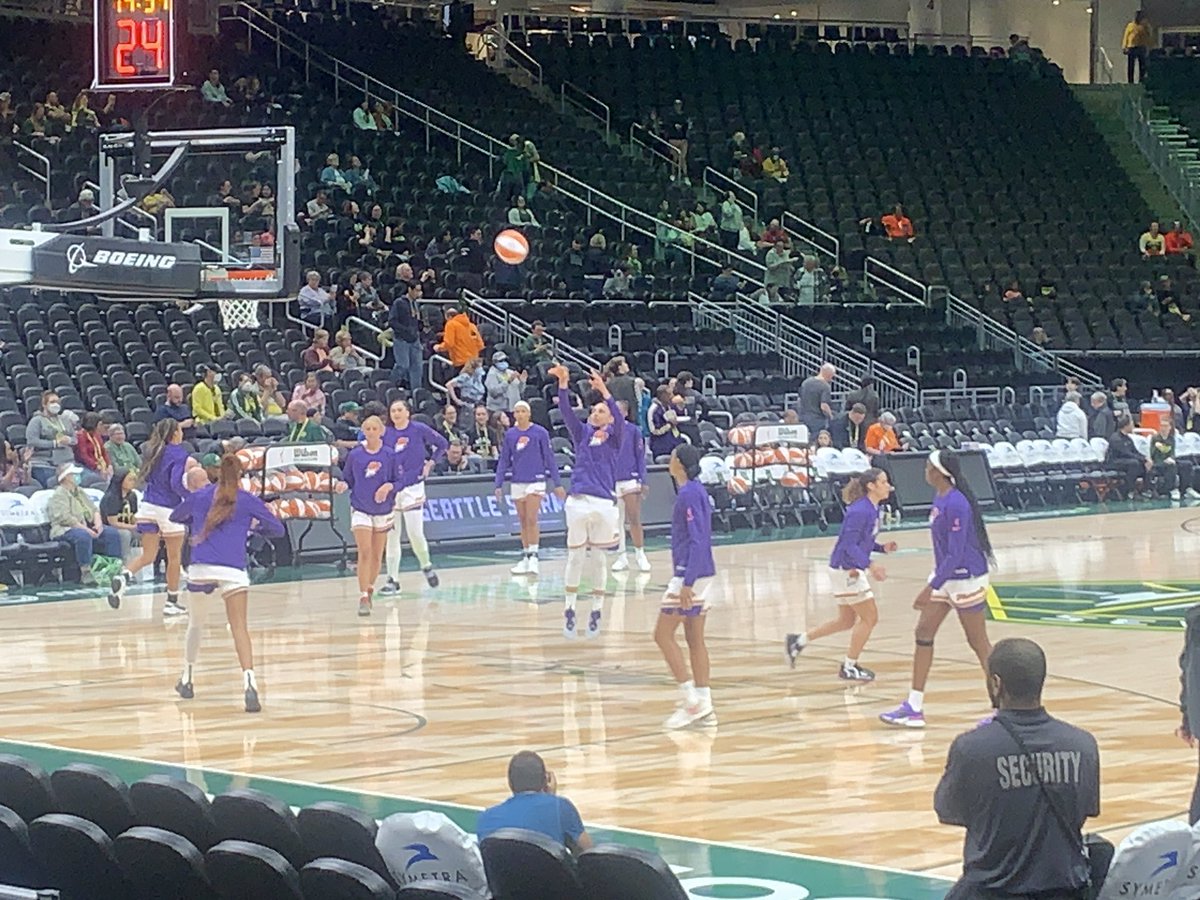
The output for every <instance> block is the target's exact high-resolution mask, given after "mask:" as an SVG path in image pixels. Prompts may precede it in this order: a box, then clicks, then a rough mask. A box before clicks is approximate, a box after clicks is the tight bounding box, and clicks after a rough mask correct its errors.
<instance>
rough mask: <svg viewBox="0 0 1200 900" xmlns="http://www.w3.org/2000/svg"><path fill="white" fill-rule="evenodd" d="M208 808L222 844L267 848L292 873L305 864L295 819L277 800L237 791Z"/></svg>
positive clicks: (253, 792) (214, 802)
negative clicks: (284, 861) (285, 864)
mask: <svg viewBox="0 0 1200 900" xmlns="http://www.w3.org/2000/svg"><path fill="white" fill-rule="evenodd" d="M212 806H213V814H214V815H215V816H216V820H217V833H218V834H219V835H220V837H221V840H222V841H229V840H236V841H249V842H252V843H255V844H261V845H262V846H264V847H270V848H271V849H272V850H274V851H275V852H276V853H278V854H279V855H281V856H282V857H283V858H284V859H285V860H287V861H288V863H289V864H290V865H291V866H292V867H293V868H294V869H299V868H300V867H301V866H303V865H304V864H305V863H306V862H308V860H309V855H308V851H307V850H306V849H305V847H304V840H303V838H301V836H300V826H299V824H298V823H297V822H296V816H295V814H294V813H293V812H292V810H291V809H290V808H289V807H288V806H287V804H285V803H283V802H282V801H281V800H279V799H277V798H275V797H273V796H272V795H270V794H266V793H264V792H262V791H256V790H254V789H253V788H239V789H237V790H232V791H228V792H226V793H224V794H220V795H218V796H217V797H215V798H214V799H213V804H212Z"/></svg>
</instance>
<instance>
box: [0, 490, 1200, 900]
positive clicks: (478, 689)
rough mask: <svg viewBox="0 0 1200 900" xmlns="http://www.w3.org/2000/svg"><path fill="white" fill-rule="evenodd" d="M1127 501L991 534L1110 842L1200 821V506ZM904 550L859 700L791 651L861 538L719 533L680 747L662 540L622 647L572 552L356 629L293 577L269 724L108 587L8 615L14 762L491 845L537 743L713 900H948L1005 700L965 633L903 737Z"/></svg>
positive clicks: (447, 566)
mask: <svg viewBox="0 0 1200 900" xmlns="http://www.w3.org/2000/svg"><path fill="white" fill-rule="evenodd" d="M1113 508H1114V512H1106V513H1099V514H1086V513H1083V512H1082V511H1080V514H1077V515H1068V516H1065V517H1064V516H1059V517H1057V518H1029V519H1024V520H1020V519H1018V518H1016V517H1009V518H1005V517H1002V516H1000V517H992V518H991V519H990V530H991V534H992V539H993V543H994V544H995V545H996V547H997V557H998V562H999V570H998V572H997V573H996V574H995V576H994V580H993V584H994V588H995V590H994V591H993V593H992V596H991V597H990V607H991V611H992V618H993V622H991V623H990V625H989V628H990V633H991V637H992V639H993V641H994V640H997V639H999V638H1002V637H1007V636H1016V635H1021V636H1026V637H1031V638H1033V639H1035V640H1037V641H1039V642H1040V643H1041V644H1042V645H1043V647H1044V648H1045V649H1046V652H1047V655H1048V657H1049V664H1050V673H1051V674H1050V678H1049V681H1048V684H1047V692H1046V701H1047V705H1048V707H1049V708H1050V710H1051V712H1052V713H1054V714H1056V715H1058V716H1061V717H1063V718H1065V719H1067V720H1069V721H1071V722H1073V723H1075V724H1077V725H1080V726H1083V727H1085V728H1087V729H1089V730H1090V731H1092V732H1093V733H1094V734H1095V735H1096V737H1097V739H1098V740H1099V742H1100V748H1101V754H1102V761H1103V762H1102V765H1103V770H1102V773H1103V774H1102V807H1103V814H1102V816H1101V818H1100V819H1099V821H1098V822H1096V823H1093V825H1095V826H1098V828H1099V830H1101V831H1102V832H1104V833H1105V834H1106V835H1107V836H1109V837H1110V838H1113V839H1119V838H1120V837H1122V836H1123V835H1124V834H1126V833H1127V832H1128V831H1129V830H1130V829H1131V828H1132V827H1134V826H1136V825H1138V824H1140V823H1143V822H1147V821H1152V820H1156V819H1161V818H1166V817H1172V816H1176V817H1177V816H1180V815H1181V814H1182V813H1183V811H1184V810H1185V809H1186V806H1187V801H1188V798H1189V797H1190V792H1191V788H1192V782H1193V779H1194V776H1195V765H1196V760H1195V755H1194V751H1189V750H1188V749H1187V748H1186V747H1184V746H1183V744H1182V743H1180V742H1179V741H1178V740H1177V739H1176V738H1175V737H1174V736H1173V734H1172V732H1173V730H1174V728H1175V727H1176V725H1177V724H1178V721H1179V716H1178V712H1177V698H1178V693H1179V677H1178V666H1177V658H1178V655H1179V652H1180V649H1181V646H1182V639H1183V632H1182V629H1181V625H1180V619H1181V617H1182V615H1183V611H1184V610H1185V609H1186V608H1187V607H1188V606H1190V605H1192V604H1194V603H1195V602H1197V600H1198V599H1200V575H1198V574H1197V572H1196V570H1195V566H1194V562H1193V561H1194V558H1195V550H1196V546H1197V542H1198V541H1200V536H1198V535H1197V534H1195V533H1194V530H1195V529H1197V528H1200V509H1188V508H1178V507H1176V508H1167V507H1161V506H1160V507H1158V508H1154V509H1139V510H1136V511H1131V510H1129V509H1128V508H1123V509H1121V511H1119V512H1118V511H1115V510H1116V509H1117V505H1114V507H1113ZM888 535H889V537H890V538H894V539H896V540H897V541H899V543H900V546H901V551H900V552H899V553H897V554H895V555H894V556H893V557H891V558H890V559H887V560H886V564H887V567H888V571H889V576H890V577H889V578H888V580H887V581H886V582H885V583H883V584H882V585H881V586H880V590H879V596H880V610H881V621H880V625H879V628H878V629H877V631H876V634H875V636H874V637H873V639H872V642H871V643H870V645H869V646H868V648H867V652H866V654H864V657H863V658H864V662H865V663H866V664H867V665H869V666H871V667H872V668H873V669H875V671H876V672H877V675H878V680H877V681H876V682H875V683H874V684H871V685H866V686H855V687H847V686H846V685H845V684H844V683H841V682H839V681H838V679H837V677H836V672H837V665H838V662H839V661H840V660H841V658H842V655H843V653H844V651H845V646H844V639H843V638H842V637H835V638H832V639H829V640H826V641H825V642H822V643H819V644H816V645H813V646H811V647H810V648H808V650H806V652H805V653H804V655H803V656H802V657H801V658H800V661H799V663H798V664H797V667H796V669H795V671H790V670H789V669H788V667H787V664H786V663H785V661H784V658H783V652H782V649H783V635H784V633H785V632H787V631H799V630H801V629H802V628H804V627H807V626H810V625H813V624H816V623H817V622H818V621H820V620H823V619H824V618H825V617H827V615H828V614H829V613H830V612H831V611H832V609H833V604H832V601H830V600H829V599H828V597H829V585H828V583H827V578H828V576H827V574H826V572H827V570H826V560H827V556H828V552H829V549H830V547H831V543H832V538H831V537H830V536H818V537H806V538H796V537H790V536H785V535H784V534H782V533H776V534H775V535H772V536H771V537H761V536H753V535H750V534H748V533H746V532H742V533H740V534H738V535H736V536H733V537H728V536H723V537H722V538H720V543H719V545H718V548H717V552H716V559H717V567H718V572H719V575H718V577H719V580H720V584H721V588H722V590H721V593H720V598H721V605H720V606H719V607H718V608H717V609H715V610H714V611H713V613H712V614H711V615H710V622H709V626H708V633H709V640H710V646H711V648H712V652H713V696H714V703H715V705H716V707H717V713H718V716H719V718H720V724H719V726H718V727H717V728H715V729H712V728H709V729H703V730H689V731H685V732H675V733H667V732H664V731H663V729H662V721H663V720H664V719H665V718H666V716H667V715H668V714H669V713H670V712H671V708H672V704H673V702H674V699H675V691H674V688H673V686H672V684H671V683H670V680H669V678H668V676H667V673H666V669H665V666H664V664H663V663H662V661H661V659H660V658H659V655H658V652H657V649H656V648H655V646H654V644H653V641H652V640H651V638H650V632H651V628H652V625H653V622H654V619H655V616H656V613H657V601H658V599H659V597H660V595H661V592H662V588H663V586H664V584H665V581H666V577H667V575H668V574H669V554H668V553H667V552H665V551H664V549H662V547H663V545H662V543H661V542H659V543H653V544H652V547H653V548H655V549H653V550H652V552H651V553H650V554H649V555H650V559H651V561H652V563H653V564H654V570H653V571H652V572H651V573H649V574H647V575H638V574H635V573H622V574H621V575H620V576H619V577H618V576H612V577H611V579H610V587H611V588H613V589H614V590H615V595H614V600H613V601H612V604H611V607H610V609H609V611H608V612H607V613H606V617H605V626H606V627H605V633H604V634H603V636H602V637H601V638H600V639H599V640H596V641H583V640H579V641H576V642H567V641H565V640H564V639H563V638H562V635H561V615H562V612H561V609H562V607H561V600H560V598H561V588H562V582H561V575H562V567H563V557H562V553H561V551H560V552H559V553H557V554H555V553H554V552H553V551H551V552H550V553H548V554H546V556H547V557H548V558H546V559H544V561H543V565H542V573H543V574H542V577H541V580H540V582H530V581H527V580H525V579H524V578H520V579H517V578H514V577H512V576H510V575H509V574H508V567H509V566H510V565H511V564H512V562H513V561H514V554H513V553H499V552H497V553H483V552H478V553H462V552H448V551H446V550H442V552H441V553H439V551H438V549H437V547H434V562H435V564H437V565H438V566H439V568H440V569H442V586H441V587H440V588H438V589H437V590H430V589H428V588H427V587H425V585H424V580H423V579H422V577H421V575H420V573H419V572H417V571H415V570H414V569H413V568H411V566H412V560H411V557H409V558H408V559H406V560H405V562H406V564H407V566H408V568H406V569H405V571H404V572H403V573H402V576H401V586H402V589H403V594H402V595H401V597H400V598H399V599H396V600H395V601H394V602H391V603H384V602H382V601H383V598H380V599H379V600H378V601H377V605H376V609H375V615H374V616H372V617H371V618H370V619H368V620H360V619H358V618H357V617H356V616H355V607H356V602H357V593H356V589H355V584H354V581H353V579H352V578H350V577H339V576H338V574H337V573H336V571H335V570H334V569H333V567H332V566H330V567H328V568H321V567H313V566H309V567H306V568H304V569H300V570H288V569H281V570H279V572H277V573H276V575H275V577H274V580H273V581H271V582H266V583H261V584H257V585H256V586H255V587H254V588H253V589H252V592H251V628H252V633H253V636H254V641H255V649H256V654H257V657H258V658H257V660H256V670H257V672H258V673H259V679H260V684H261V690H262V698H263V705H264V711H263V712H262V714H261V715H258V716H248V715H246V714H245V713H243V712H242V711H241V691H240V688H239V681H238V677H239V670H238V668H237V665H236V661H235V659H234V656H233V649H232V645H231V643H230V641H229V640H228V638H227V636H226V635H225V634H224V633H223V632H224V626H223V625H221V626H218V625H216V624H215V623H216V622H217V621H218V620H219V619H220V616H218V615H214V616H212V617H210V621H211V622H213V623H214V624H213V625H212V626H211V627H210V629H209V632H208V634H207V636H206V640H205V646H204V650H203V653H202V655H201V659H200V664H199V668H198V670H197V674H196V692H197V696H196V699H195V700H193V701H190V702H185V701H181V700H179V699H178V698H177V697H176V695H175V693H174V691H173V690H172V685H173V684H174V682H175V679H176V677H177V675H178V669H179V666H180V663H181V653H182V643H183V633H184V630H185V629H186V625H185V623H183V622H179V621H163V618H162V615H161V612H160V607H161V603H162V598H161V595H159V596H157V597H156V598H154V597H152V595H150V594H149V593H147V592H146V591H147V590H148V586H141V587H133V588H131V589H130V596H129V597H128V598H127V599H126V602H125V604H124V606H123V607H122V609H121V610H120V611H119V612H113V611H111V610H110V609H109V608H108V606H107V604H106V603H105V600H104V598H103V597H102V596H100V595H99V594H95V595H92V594H90V593H89V592H87V591H86V590H84V589H79V588H75V589H70V590H65V591H61V592H57V593H55V592H43V593H42V594H41V595H40V596H39V597H38V598H37V599H36V600H35V599H34V598H33V597H31V596H18V595H16V594H13V595H10V596H8V597H7V598H5V601H4V602H5V603H6V604H8V605H6V606H5V608H3V609H0V632H2V634H3V644H4V646H5V648H6V652H5V653H4V654H3V655H2V656H0V691H2V692H3V693H4V694H5V695H6V697H7V700H8V702H7V703H5V704H4V705H3V707H2V708H0V733H2V734H3V735H4V736H5V738H6V739H7V740H8V741H10V742H13V743H10V744H5V745H0V751H2V752H20V753H23V754H26V755H29V756H32V757H34V758H36V759H38V760H39V761H41V762H42V763H43V764H44V765H46V766H47V767H48V768H50V767H53V766H54V765H58V764H61V763H63V762H66V761H68V759H78V758H80V755H81V754H97V755H98V756H97V758H96V759H95V760H94V761H96V762H99V763H103V764H105V765H109V766H111V767H113V768H115V769H116V770H117V771H118V773H119V774H122V775H124V776H126V777H127V778H131V779H132V778H136V777H140V776H141V775H144V774H147V773H148V772H150V771H170V772H173V773H175V774H180V775H183V776H184V777H187V778H189V779H191V780H193V781H195V782H197V783H199V784H202V785H203V786H204V787H205V788H206V789H207V790H209V791H212V792H215V791H219V790H221V789H222V788H223V787H224V786H226V785H228V784H229V783H231V781H232V782H236V783H238V784H245V783H253V784H255V785H257V786H259V787H264V788H265V789H268V790H272V791H276V792H278V793H279V794H280V796H282V797H283V798H284V799H286V800H287V801H288V802H291V803H293V804H296V805H303V804H304V803H309V802H313V801H315V800H318V799H331V798H335V799H349V800H350V801H351V802H356V803H361V804H363V805H364V807H365V808H366V809H368V810H369V811H372V812H375V813H377V814H383V813H386V812H390V811H396V810H401V809H415V808H430V807H432V808H435V809H438V810H441V811H443V812H446V813H447V814H449V815H451V816H452V817H453V818H455V819H457V820H458V821H459V822H460V823H462V824H463V825H464V826H466V827H471V825H472V824H473V812H474V810H476V809H478V808H480V807H483V806H487V805H491V804H493V803H495V802H498V801H499V800H500V799H502V798H503V796H504V795H505V794H506V788H505V780H504V779H505V767H506V764H507V760H508V758H509V756H510V755H511V754H512V753H513V752H515V751H516V750H518V749H533V750H536V751H538V752H539V753H541V754H542V755H543V756H545V757H546V759H547V762H548V764H549V765H550V766H551V767H552V768H554V769H555V770H556V771H557V773H558V779H559V784H560V787H561V790H562V791H563V793H564V794H565V795H567V796H569V797H570V798H571V799H572V800H573V801H574V802H575V803H576V804H577V805H578V807H579V809H580V811H581V813H582V815H583V817H584V821H585V823H586V824H587V826H588V829H589V831H592V832H593V833H594V834H596V835H597V836H599V837H600V838H601V839H605V838H612V839H617V840H621V841H625V842H629V843H633V844H637V845H640V846H649V847H654V848H655V849H657V850H658V851H659V852H661V853H662V854H663V856H664V857H665V858H666V859H667V861H668V862H670V863H671V864H672V865H674V866H675V867H676V868H677V870H678V871H679V872H680V876H681V878H683V879H685V886H687V887H688V888H689V890H691V891H692V892H693V896H696V897H735V896H736V897H764V898H765V897H772V898H774V900H785V898H791V900H801V898H803V897H805V896H813V897H826V898H833V897H840V898H848V897H890V898H896V900H906V898H926V897H940V896H941V895H942V893H943V892H944V890H945V887H946V882H945V881H943V880H941V879H943V878H945V877H953V876H954V875H956V873H957V869H958V860H959V859H960V849H961V839H962V833H961V830H959V829H954V828H946V827H942V826H940V825H938V823H937V821H936V818H935V816H934V814H933V811H932V793H933V789H934V786H935V784H936V783H937V780H938V777H939V776H940V774H941V770H942V766H943V764H944V761H945V756H946V750H947V748H948V745H949V743H950V741H951V740H952V739H953V738H954V737H955V735H957V734H958V733H960V732H962V731H964V730H966V729H969V728H971V727H973V726H974V725H975V723H976V722H977V721H978V720H979V719H980V718H982V717H983V716H984V715H985V714H986V713H987V712H988V711H989V710H988V703H987V698H986V694H985V692H984V688H983V684H982V677H981V673H980V672H979V669H978V666H977V664H976V662H975V660H974V657H973V655H972V654H971V652H970V650H969V649H968V648H967V646H966V643H965V641H964V639H963V637H962V635H961V632H960V631H959V630H958V629H957V627H956V626H955V624H954V623H953V622H948V623H947V626H946V627H945V628H943V630H942V633H941V635H939V638H938V645H937V660H936V662H935V665H934V670H933V674H932V676H931V679H930V686H929V690H928V692H927V699H926V705H927V715H928V717H929V727H928V728H927V729H925V730H924V731H904V730H890V729H888V728H886V727H885V726H883V725H882V724H880V723H879V722H878V721H877V719H876V716H877V714H878V713H879V712H881V711H884V710H887V709H889V708H892V707H894V706H895V705H896V704H897V703H898V702H899V701H900V700H902V699H903V698H904V696H905V694H906V692H907V689H908V672H909V660H910V653H911V646H912V641H911V628H912V625H913V623H914V621H915V613H914V612H913V610H912V609H911V599H912V597H913V596H914V595H915V594H916V592H917V590H918V589H919V587H920V585H921V583H922V582H923V581H924V578H925V576H926V575H927V574H928V572H929V569H930V564H931V555H930V549H929V538H928V533H927V531H926V529H925V528H924V527H922V526H921V525H920V524H919V523H916V522H912V523H909V524H908V527H905V528H902V529H898V530H892V531H889V532H888ZM292 578H295V579H298V580H288V579H292ZM139 591H141V592H140V593H139ZM26 743H27V744H28V745H29V746H26ZM62 751H71V752H70V753H64V752H62ZM84 758H87V757H84ZM349 795H353V796H349ZM904 873H911V874H904ZM797 886H800V887H797ZM805 891H807V892H808V893H805Z"/></svg>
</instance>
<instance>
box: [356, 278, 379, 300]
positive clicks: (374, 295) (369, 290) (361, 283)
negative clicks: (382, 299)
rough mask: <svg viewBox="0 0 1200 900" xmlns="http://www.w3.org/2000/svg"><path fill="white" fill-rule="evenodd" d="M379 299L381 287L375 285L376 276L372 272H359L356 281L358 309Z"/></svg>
mask: <svg viewBox="0 0 1200 900" xmlns="http://www.w3.org/2000/svg"><path fill="white" fill-rule="evenodd" d="M378 300H379V289H378V288H377V287H375V276H374V275H372V274H371V273H370V272H366V271H363V272H359V273H358V281H356V282H355V283H354V305H355V307H356V308H357V309H362V308H363V307H365V306H370V305H371V304H373V303H376V302H378Z"/></svg>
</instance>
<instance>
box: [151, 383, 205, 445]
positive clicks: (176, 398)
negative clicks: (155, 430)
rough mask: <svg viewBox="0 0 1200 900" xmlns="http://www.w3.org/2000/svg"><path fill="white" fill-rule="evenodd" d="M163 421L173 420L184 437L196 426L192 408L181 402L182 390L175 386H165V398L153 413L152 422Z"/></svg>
mask: <svg viewBox="0 0 1200 900" xmlns="http://www.w3.org/2000/svg"><path fill="white" fill-rule="evenodd" d="M163 419H174V420H175V421H176V422H178V423H179V425H180V427H182V428H183V431H184V437H187V436H188V432H190V431H191V430H192V429H193V428H194V427H195V425H196V419H195V416H193V415H192V408H191V407H190V406H188V405H187V404H186V403H184V402H183V388H181V387H180V386H179V385H177V384H168V385H167V397H166V400H164V401H163V402H162V403H161V404H159V407H158V409H157V410H155V411H154V421H155V422H159V421H161V420H163Z"/></svg>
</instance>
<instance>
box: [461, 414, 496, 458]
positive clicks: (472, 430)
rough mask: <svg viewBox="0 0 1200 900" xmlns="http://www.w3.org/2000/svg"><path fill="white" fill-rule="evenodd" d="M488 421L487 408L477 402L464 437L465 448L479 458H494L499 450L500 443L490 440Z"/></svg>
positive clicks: (490, 433)
mask: <svg viewBox="0 0 1200 900" xmlns="http://www.w3.org/2000/svg"><path fill="white" fill-rule="evenodd" d="M488 423H489V415H488V408H487V407H486V406H485V405H484V404H482V403H479V404H477V405H476V406H475V412H474V417H473V419H472V421H471V425H470V427H469V428H467V430H466V434H465V437H466V439H467V449H468V450H470V451H471V453H474V454H475V455H476V456H478V457H480V458H481V459H495V458H496V456H497V454H498V453H499V451H500V444H499V443H495V442H493V441H492V432H491V429H490V428H489V427H488Z"/></svg>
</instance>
